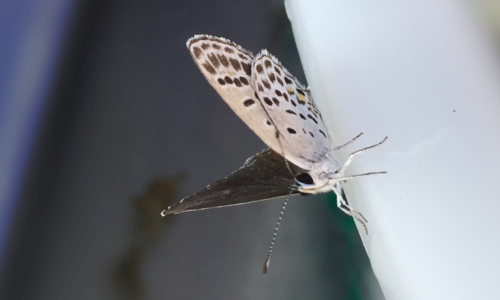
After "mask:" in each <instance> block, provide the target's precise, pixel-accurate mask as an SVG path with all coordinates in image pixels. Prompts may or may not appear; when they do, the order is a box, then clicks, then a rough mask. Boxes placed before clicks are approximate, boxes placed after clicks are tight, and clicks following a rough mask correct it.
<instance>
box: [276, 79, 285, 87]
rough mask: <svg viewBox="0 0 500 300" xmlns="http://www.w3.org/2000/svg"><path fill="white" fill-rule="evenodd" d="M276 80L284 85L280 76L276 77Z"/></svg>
mask: <svg viewBox="0 0 500 300" xmlns="http://www.w3.org/2000/svg"><path fill="white" fill-rule="evenodd" d="M276 80H277V81H278V83H279V84H280V85H281V86H285V85H284V84H283V80H281V78H279V77H277V78H276Z"/></svg>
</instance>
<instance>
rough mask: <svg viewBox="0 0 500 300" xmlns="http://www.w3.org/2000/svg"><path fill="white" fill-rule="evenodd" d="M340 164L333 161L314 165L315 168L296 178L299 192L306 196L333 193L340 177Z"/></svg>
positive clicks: (329, 160)
mask: <svg viewBox="0 0 500 300" xmlns="http://www.w3.org/2000/svg"><path fill="white" fill-rule="evenodd" d="M340 170H341V167H340V164H339V163H338V162H337V161H335V160H332V159H328V160H323V161H321V162H319V163H317V164H314V165H313V168H312V169H311V170H309V171H306V172H304V173H300V174H298V175H297V176H295V182H296V183H297V185H298V190H299V192H301V193H305V194H317V193H325V192H328V191H331V190H332V189H333V186H334V185H335V184H337V180H336V179H335V178H337V177H338V176H340V174H339V171H340Z"/></svg>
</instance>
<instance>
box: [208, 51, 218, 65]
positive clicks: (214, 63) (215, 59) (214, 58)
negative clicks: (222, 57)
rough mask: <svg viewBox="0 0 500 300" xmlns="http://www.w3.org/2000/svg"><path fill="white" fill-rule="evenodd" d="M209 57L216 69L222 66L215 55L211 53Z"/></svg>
mask: <svg viewBox="0 0 500 300" xmlns="http://www.w3.org/2000/svg"><path fill="white" fill-rule="evenodd" d="M207 57H208V59H209V60H210V62H211V63H212V65H214V67H215V68H218V67H219V66H220V62H219V60H218V59H217V57H216V56H215V54H213V53H209V54H207Z"/></svg>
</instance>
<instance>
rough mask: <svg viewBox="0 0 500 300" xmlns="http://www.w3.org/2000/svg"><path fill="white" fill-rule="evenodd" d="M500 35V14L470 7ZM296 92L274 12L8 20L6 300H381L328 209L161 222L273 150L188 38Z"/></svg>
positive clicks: (7, 6) (10, 14)
mask: <svg viewBox="0 0 500 300" xmlns="http://www.w3.org/2000/svg"><path fill="white" fill-rule="evenodd" d="M473 3H474V7H475V8H477V10H478V12H479V14H478V15H479V16H482V17H483V19H484V21H485V22H484V23H485V24H487V25H489V26H490V28H491V29H492V30H491V32H493V33H499V32H500V29H499V28H500V23H499V20H500V15H499V14H498V12H499V11H500V9H499V7H500V5H499V4H498V1H493V0H491V1H488V0H483V1H475V2H473ZM201 33H204V34H211V35H215V36H222V37H225V38H228V39H230V40H233V41H234V42H236V43H238V44H240V45H242V46H243V47H244V48H246V49H248V50H250V51H252V52H254V53H257V52H258V51H259V50H260V49H263V48H267V49H268V50H269V51H270V52H271V53H273V54H274V55H276V56H277V57H278V58H279V59H280V60H281V61H282V62H283V64H284V65H285V66H286V67H287V68H288V69H289V70H290V71H291V72H292V73H293V74H295V75H296V76H297V77H298V78H299V79H300V80H301V81H302V82H306V81H305V78H304V76H303V73H302V70H301V66H300V60H299V57H298V53H297V50H296V47H295V42H294V39H293V35H292V31H291V26H290V23H289V21H288V19H287V16H286V12H285V8H284V5H283V3H282V2H281V1H265V0H249V1H238V2H237V1H229V0H214V1H202V0H190V1H172V0H163V1H160V0H146V1H131V0H122V1H116V0H101V1H97V0H88V1H76V0H74V1H71V0H38V1H34V0H22V1H12V0H7V1H2V2H1V3H0V298H1V299H51V300H53V299H200V298H205V299H221V300H223V299H304V298H307V299H382V297H381V295H380V288H379V287H378V283H377V282H376V279H375V278H374V276H373V274H372V272H371V269H370V265H369V261H368V259H367V257H366V254H365V252H364V249H363V247H362V244H361V242H360V240H359V237H358V233H357V230H356V229H355V227H354V223H353V221H352V220H351V219H350V218H348V217H347V216H345V215H343V214H342V213H341V212H340V211H339V210H338V209H337V208H336V205H335V198H334V196H333V195H332V194H328V195H322V196H315V197H313V196H310V197H300V196H299V197H294V198H292V199H291V202H290V203H289V205H288V207H287V211H286V213H285V216H284V219H283V222H282V225H281V228H280V233H279V235H278V240H277V243H276V246H275V248H274V252H273V259H272V262H271V268H270V271H269V273H268V274H267V275H262V266H263V263H264V260H265V257H266V254H267V250H268V247H269V243H270V241H271V237H272V233H273V230H274V226H275V224H276V220H277V218H278V215H279V212H280V209H281V205H282V201H281V200H273V201H267V202H262V203H256V204H249V205H244V206H237V207H230V208H223V209H216V210H207V211H201V212H192V213H186V214H181V215H177V216H170V217H167V218H161V217H160V212H161V211H162V210H163V209H164V208H166V207H167V206H168V205H169V204H171V203H173V202H175V201H178V200H180V199H181V198H183V197H185V196H187V195H190V194H192V193H194V192H196V191H198V190H199V189H201V188H203V187H205V186H206V185H207V184H210V183H212V182H213V181H215V180H218V179H220V178H222V177H224V176H226V175H228V174H230V173H231V172H232V171H234V170H236V169H237V168H239V167H240V166H241V165H242V164H243V163H244V161H245V160H246V159H247V158H248V157H250V156H252V155H254V154H255V153H257V152H258V151H260V150H262V149H264V148H265V145H264V144H263V143H262V142H261V141H260V140H259V139H258V138H257V136H255V135H254V134H253V133H252V132H251V130H250V129H248V128H247V127H246V125H244V124H243V123H242V122H241V121H240V120H239V119H238V118H237V117H236V115H235V114H234V113H233V112H232V111H231V110H230V109H229V108H228V107H227V105H226V104H225V103H224V102H223V101H222V100H221V99H220V98H219V96H218V95H217V93H216V92H215V91H214V90H213V89H212V88H211V86H210V85H209V84H208V83H207V82H206V80H205V79H204V77H203V76H202V74H201V73H200V71H199V70H198V69H197V67H196V65H195V64H194V62H193V61H192V59H191V56H190V54H189V52H188V51H187V49H186V46H185V43H186V41H187V39H188V38H190V37H191V36H193V35H195V34H201Z"/></svg>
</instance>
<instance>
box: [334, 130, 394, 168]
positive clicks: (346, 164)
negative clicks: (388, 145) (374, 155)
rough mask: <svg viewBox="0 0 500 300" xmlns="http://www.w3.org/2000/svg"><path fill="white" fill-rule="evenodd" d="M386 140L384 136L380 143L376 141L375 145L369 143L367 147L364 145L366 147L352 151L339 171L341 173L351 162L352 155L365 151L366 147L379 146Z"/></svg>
mask: <svg viewBox="0 0 500 300" xmlns="http://www.w3.org/2000/svg"><path fill="white" fill-rule="evenodd" d="M386 140H387V137H385V138H384V139H383V140H382V141H381V142H380V143H377V144H375V145H371V146H369V147H366V148H363V149H359V150H357V151H354V152H353V153H351V154H349V157H348V158H347V160H346V162H345V163H344V165H343V166H342V169H340V170H339V173H341V172H342V171H343V170H344V169H345V168H346V167H347V166H348V165H349V164H351V162H352V158H353V157H354V155H356V154H359V153H363V152H365V151H366V150H368V149H371V148H375V147H377V146H380V145H382V144H383V143H384V142H385V141H386Z"/></svg>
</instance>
